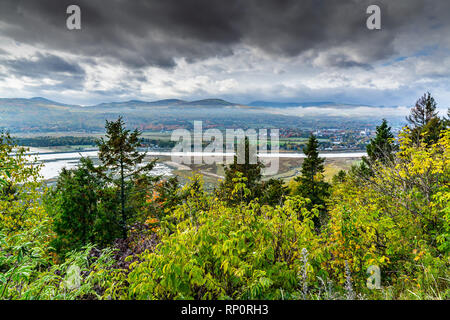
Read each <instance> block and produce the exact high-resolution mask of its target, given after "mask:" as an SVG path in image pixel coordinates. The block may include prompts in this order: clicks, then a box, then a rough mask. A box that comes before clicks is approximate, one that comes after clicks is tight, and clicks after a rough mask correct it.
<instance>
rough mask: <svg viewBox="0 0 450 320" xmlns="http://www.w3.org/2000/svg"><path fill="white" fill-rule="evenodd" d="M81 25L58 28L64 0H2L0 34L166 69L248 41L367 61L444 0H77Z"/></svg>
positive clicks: (275, 49)
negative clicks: (334, 51) (378, 24)
mask: <svg viewBox="0 0 450 320" xmlns="http://www.w3.org/2000/svg"><path fill="white" fill-rule="evenodd" d="M75 3H76V4H78V5H79V6H80V7H81V10H82V30H81V31H68V30H66V28H65V19H66V14H65V10H66V8H67V6H68V5H70V4H74V2H73V1H71V0H70V1H67V0H53V1H52V0H43V1H34V0H28V1H25V0H22V1H17V0H2V2H1V4H0V20H1V21H3V22H4V23H6V25H5V27H4V28H3V30H2V31H1V33H2V34H3V35H5V36H7V37H11V38H13V39H14V40H16V41H18V42H23V43H28V44H32V45H35V46H38V47H40V48H49V49H56V50H62V51H70V52H72V53H76V54H79V55H81V56H85V57H107V58H112V59H115V60H117V61H119V62H121V63H123V64H125V65H126V66H128V67H132V68H141V67H145V66H150V65H153V66H159V67H162V68H170V67H173V66H174V65H175V59H176V58H185V59H186V60H187V61H188V62H192V61H197V60H201V59H206V58H208V57H214V56H226V55H231V54H232V53H233V47H234V46H236V45H240V44H243V45H250V46H254V47H257V48H259V49H261V50H263V51H264V52H266V53H268V54H272V55H283V56H297V55H299V54H301V53H303V52H305V51H306V50H313V51H315V52H319V51H322V50H328V49H331V48H335V47H339V46H345V47H347V48H350V49H349V50H352V53H353V56H354V55H355V54H356V55H358V60H357V61H356V60H354V59H352V58H350V57H346V56H345V53H342V56H341V58H339V59H336V60H335V61H333V59H330V61H329V62H330V63H331V64H332V63H334V66H336V67H340V68H348V67H355V66H356V67H362V68H369V66H370V64H371V63H373V62H376V61H378V60H380V59H384V58H386V57H389V56H390V55H392V54H394V53H395V46H394V42H395V41H396V37H397V35H398V34H399V33H401V32H407V33H413V32H415V33H416V35H417V36H420V35H423V34H425V32H426V31H428V30H429V29H432V28H433V27H435V26H436V25H440V27H441V28H444V29H445V28H448V26H449V23H450V22H449V20H450V19H448V16H449V12H450V10H449V9H450V2H449V1H446V0H434V1H432V2H430V1H425V0H396V1H388V0H382V1H373V0H341V1H333V0H329V1H325V0H303V1H298V0H272V1H268V0H245V1H243V0H242V1H239V0H228V1H223V0H197V1H179V0H165V1H160V0H150V1H148V0H147V1H144V0H136V1H124V0H110V1H108V2H105V1H99V0H90V1H87V0H79V1H76V2H75ZM374 3H376V4H379V5H380V6H381V8H382V22H383V30H382V31H375V32H374V31H369V30H367V28H365V20H366V18H367V15H366V14H365V10H366V8H367V6H368V5H369V4H374Z"/></svg>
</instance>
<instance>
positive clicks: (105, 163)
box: [0, 94, 450, 299]
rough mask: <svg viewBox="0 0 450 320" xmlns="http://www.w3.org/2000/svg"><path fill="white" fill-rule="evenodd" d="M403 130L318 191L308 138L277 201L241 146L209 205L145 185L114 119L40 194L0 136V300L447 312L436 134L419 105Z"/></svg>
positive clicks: (447, 217) (383, 132)
mask: <svg viewBox="0 0 450 320" xmlns="http://www.w3.org/2000/svg"><path fill="white" fill-rule="evenodd" d="M448 116H450V114H448ZM408 121H409V124H408V126H406V127H405V128H403V130H402V132H401V133H400V135H399V139H398V140H395V139H394V136H393V134H392V132H391V128H390V127H389V124H388V123H387V121H383V122H382V123H381V124H380V125H379V126H378V127H377V132H376V136H375V138H373V139H372V140H371V141H370V143H369V145H368V146H367V153H368V156H367V157H366V158H364V159H363V161H361V162H359V163H357V164H355V165H354V166H353V167H352V168H351V169H350V170H349V171H341V172H339V173H338V174H337V175H336V176H335V177H334V178H333V180H332V182H331V183H329V182H326V181H325V180H324V174H323V173H324V159H322V158H320V157H319V154H318V141H317V139H316V137H315V136H313V135H311V136H310V137H309V140H308V142H307V145H306V147H305V148H304V152H305V155H306V158H305V160H304V161H303V163H302V170H301V174H300V175H299V176H298V177H296V178H295V179H294V180H293V181H292V182H291V183H290V184H289V185H285V184H284V183H283V182H282V181H281V180H278V179H271V180H269V181H262V179H261V169H262V168H263V165H262V164H261V163H256V164H250V161H249V158H250V156H251V155H250V154H249V150H250V148H249V142H248V140H246V141H245V142H244V143H245V148H243V149H244V150H245V155H244V157H245V159H246V161H245V163H238V161H237V158H238V157H239V154H238V155H236V157H235V159H234V163H233V164H231V165H229V166H228V167H226V168H225V179H224V180H223V181H222V182H221V183H220V185H219V186H218V187H217V188H216V189H215V190H213V191H212V192H207V191H205V189H204V188H203V181H202V178H201V177H200V176H194V177H193V178H192V179H191V181H190V182H189V183H188V184H186V185H180V184H179V183H178V181H177V179H176V178H170V179H163V178H161V177H152V176H150V175H149V171H150V170H151V168H152V167H153V165H154V163H153V162H151V163H148V164H146V165H145V164H144V163H142V161H143V155H142V154H140V153H138V150H137V149H138V146H139V145H140V142H139V141H140V139H139V132H138V131H129V130H127V129H126V128H125V124H124V122H123V121H122V119H121V118H119V119H118V120H117V121H111V122H109V121H108V122H106V136H105V137H104V138H102V139H101V140H99V141H98V146H99V162H100V163H99V165H98V166H94V165H93V163H92V161H90V160H89V159H82V161H81V162H80V164H79V166H78V167H77V168H75V169H70V170H63V171H62V173H61V175H60V177H59V178H58V181H57V185H56V187H55V188H52V189H50V190H46V191H42V190H45V189H43V188H42V185H41V182H40V181H39V180H38V174H39V168H38V167H31V168H30V167H29V166H27V164H28V160H27V157H26V156H25V150H24V149H19V151H18V152H17V153H16V154H15V156H14V157H11V156H10V154H11V150H12V149H13V148H14V145H13V143H12V141H11V138H10V137H9V136H8V135H2V136H0V160H1V162H0V163H1V167H0V243H1V250H0V271H1V278H0V298H3V299H449V298H450V277H449V271H448V270H450V268H449V266H450V265H449V253H450V211H449V208H450V204H449V201H450V196H449V195H450V187H449V185H450V167H449V164H450V130H449V128H448V124H449V121H448V119H446V118H440V117H438V115H437V113H436V103H435V101H434V99H433V98H432V97H431V95H430V94H426V95H424V96H423V97H422V98H421V99H419V100H418V101H417V103H416V105H415V106H414V108H412V110H411V116H410V117H408ZM368 272H369V273H368Z"/></svg>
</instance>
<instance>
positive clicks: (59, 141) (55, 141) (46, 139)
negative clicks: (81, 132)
mask: <svg viewBox="0 0 450 320" xmlns="http://www.w3.org/2000/svg"><path fill="white" fill-rule="evenodd" d="M96 141H97V139H96V138H94V137H74V136H63V137H52V136H43V137H29V138H22V137H21V138H19V137H14V139H13V142H14V143H16V144H17V145H19V146H27V147H59V146H95V144H96Z"/></svg>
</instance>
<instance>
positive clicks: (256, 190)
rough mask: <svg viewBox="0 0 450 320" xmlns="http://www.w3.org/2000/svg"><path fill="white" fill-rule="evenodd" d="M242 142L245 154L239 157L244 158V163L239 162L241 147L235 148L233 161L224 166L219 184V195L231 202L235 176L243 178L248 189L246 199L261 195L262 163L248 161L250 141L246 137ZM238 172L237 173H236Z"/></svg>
mask: <svg viewBox="0 0 450 320" xmlns="http://www.w3.org/2000/svg"><path fill="white" fill-rule="evenodd" d="M241 143H244V144H245V145H244V148H243V149H244V152H245V155H244V156H241V158H243V159H245V161H244V163H239V162H238V159H239V158H240V157H239V156H240V154H239V152H240V150H241V148H237V150H236V154H235V156H234V161H233V163H232V164H231V165H230V166H229V167H225V168H224V171H225V180H224V181H223V182H222V183H221V184H220V186H219V195H220V196H221V197H222V198H223V199H224V200H227V201H228V202H230V203H231V202H233V201H232V200H231V199H232V196H231V193H232V191H233V190H234V186H235V183H236V181H234V180H236V179H237V178H240V179H241V178H244V179H245V182H244V183H245V187H246V188H247V189H248V190H250V194H249V195H248V196H247V197H246V199H247V201H250V200H252V199H255V198H259V197H260V196H261V169H262V168H263V164H262V163H261V162H260V161H259V160H257V161H256V163H253V164H252V163H250V157H251V156H252V155H251V154H250V142H249V139H248V138H247V137H246V138H245V141H243V142H241ZM238 173H239V174H238Z"/></svg>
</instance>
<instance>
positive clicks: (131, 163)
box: [98, 117, 155, 238]
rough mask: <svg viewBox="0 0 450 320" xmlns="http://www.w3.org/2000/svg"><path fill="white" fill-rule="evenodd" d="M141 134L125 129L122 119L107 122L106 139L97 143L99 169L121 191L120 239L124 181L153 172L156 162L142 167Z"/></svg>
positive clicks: (124, 212)
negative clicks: (139, 148) (139, 149)
mask: <svg viewBox="0 0 450 320" xmlns="http://www.w3.org/2000/svg"><path fill="white" fill-rule="evenodd" d="M140 134H141V133H140V132H139V131H138V130H137V129H135V130H134V131H132V132H131V131H130V130H127V129H125V127H124V122H123V120H122V117H119V118H118V119H117V120H116V121H108V120H107V121H106V139H105V138H101V139H100V140H99V141H98V146H99V154H98V157H99V159H100V161H101V163H102V166H101V167H100V169H101V170H102V171H103V172H104V173H106V174H107V175H108V177H109V179H110V181H112V182H113V183H114V184H115V185H116V186H117V187H118V188H119V189H120V204H121V216H122V221H121V224H122V236H123V238H126V236H127V228H126V223H127V214H126V208H125V203H126V190H125V189H126V181H127V180H129V179H133V178H134V179H136V178H138V177H139V175H142V174H145V173H147V172H148V171H150V170H151V169H153V167H154V164H155V161H152V162H149V163H148V164H146V165H143V166H142V165H141V164H142V162H143V161H144V158H145V153H141V152H139V151H138V147H139V146H140V138H139V136H140Z"/></svg>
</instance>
